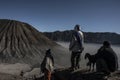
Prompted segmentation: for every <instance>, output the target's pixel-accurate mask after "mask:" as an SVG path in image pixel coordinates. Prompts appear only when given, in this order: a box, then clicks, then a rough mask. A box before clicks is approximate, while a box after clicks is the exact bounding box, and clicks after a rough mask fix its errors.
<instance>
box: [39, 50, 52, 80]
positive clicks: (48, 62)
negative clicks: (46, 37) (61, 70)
mask: <svg viewBox="0 0 120 80" xmlns="http://www.w3.org/2000/svg"><path fill="white" fill-rule="evenodd" d="M53 67H54V59H53V56H52V55H51V50H50V49H48V50H47V51H46V55H45V57H44V59H43V62H42V64H41V71H42V72H43V73H44V79H45V80H51V73H52V71H53Z"/></svg>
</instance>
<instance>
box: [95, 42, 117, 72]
mask: <svg viewBox="0 0 120 80" xmlns="http://www.w3.org/2000/svg"><path fill="white" fill-rule="evenodd" d="M117 69H118V58H117V54H116V53H115V52H114V50H113V49H112V48H111V44H110V42H109V41H104V42H103V46H102V47H101V48H100V49H99V50H98V52H97V54H96V70H97V71H98V72H103V73H105V74H110V73H111V72H114V71H116V70H117Z"/></svg>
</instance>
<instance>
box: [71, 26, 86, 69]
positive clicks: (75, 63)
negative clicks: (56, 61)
mask: <svg viewBox="0 0 120 80" xmlns="http://www.w3.org/2000/svg"><path fill="white" fill-rule="evenodd" d="M83 43H84V35H83V32H82V31H81V29H80V25H75V27H74V31H73V34H72V38H71V41H70V45H69V50H70V51H71V52H72V53H71V69H72V70H74V69H78V68H79V67H80V65H79V61H80V55H81V53H82V51H83V49H84V47H83Z"/></svg>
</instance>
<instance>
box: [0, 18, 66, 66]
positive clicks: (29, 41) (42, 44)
mask: <svg viewBox="0 0 120 80" xmlns="http://www.w3.org/2000/svg"><path fill="white" fill-rule="evenodd" d="M48 48H51V50H52V53H53V56H54V58H55V62H56V63H58V64H59V63H62V58H61V56H64V55H65V54H64V53H65V50H63V47H61V46H60V45H58V44H57V43H55V42H53V41H51V40H50V39H48V38H47V37H45V36H44V35H43V34H42V33H41V32H39V31H38V30H36V29H35V28H34V27H32V26H31V25H29V24H27V23H24V22H20V21H16V20H7V19H1V20H0V61H1V62H5V63H6V62H7V63H17V62H23V63H28V64H32V65H36V64H38V63H41V61H42V59H43V57H44V55H45V51H46V49H48ZM61 52H62V53H61Z"/></svg>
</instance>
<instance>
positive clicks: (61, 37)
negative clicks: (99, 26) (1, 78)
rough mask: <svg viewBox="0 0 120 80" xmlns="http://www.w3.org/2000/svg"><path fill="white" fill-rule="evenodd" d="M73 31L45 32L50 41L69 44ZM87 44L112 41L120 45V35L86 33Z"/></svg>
mask: <svg viewBox="0 0 120 80" xmlns="http://www.w3.org/2000/svg"><path fill="white" fill-rule="evenodd" d="M72 33H73V31H72V30H66V31H55V32H44V35H46V36H47V37H48V38H49V39H52V40H54V41H65V42H69V41H70V39H71V37H72ZM84 37H85V42H86V43H102V42H103V41H105V40H108V41H110V42H111V43H112V44H120V35H119V34H117V33H110V32H84Z"/></svg>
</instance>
